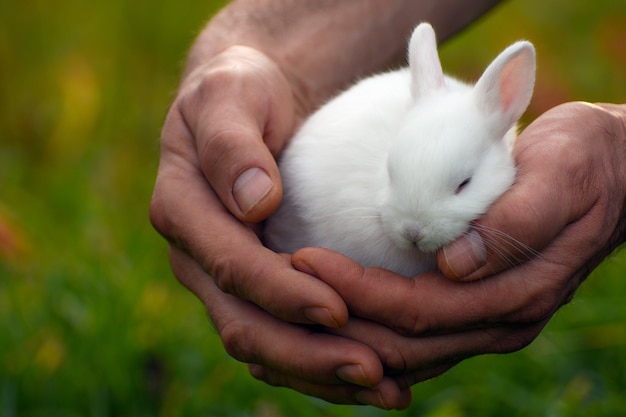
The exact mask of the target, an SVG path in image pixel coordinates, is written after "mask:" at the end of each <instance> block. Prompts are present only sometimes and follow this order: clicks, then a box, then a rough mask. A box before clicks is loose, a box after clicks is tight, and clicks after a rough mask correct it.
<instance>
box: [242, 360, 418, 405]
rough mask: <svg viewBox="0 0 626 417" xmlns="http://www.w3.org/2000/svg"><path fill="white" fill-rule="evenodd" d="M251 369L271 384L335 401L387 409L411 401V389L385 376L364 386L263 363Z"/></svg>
mask: <svg viewBox="0 0 626 417" xmlns="http://www.w3.org/2000/svg"><path fill="white" fill-rule="evenodd" d="M249 370H250V374H251V375H252V376H253V377H255V378H256V379H259V380H261V381H264V382H266V383H268V384H270V385H272V386H280V387H290V388H294V389H296V390H297V391H299V392H301V393H303V394H307V395H311V396H314V397H317V398H321V399H323V400H326V401H328V402H331V403H335V404H367V405H372V406H374V407H378V408H382V409H384V410H391V409H398V410H402V409H404V408H407V407H408V406H409V404H410V403H411V391H410V390H409V389H406V388H405V389H400V388H399V387H398V383H396V382H394V380H393V379H391V378H384V379H383V380H382V381H381V383H380V384H379V385H377V386H376V387H373V388H371V389H363V387H358V386H355V385H348V384H343V385H324V384H314V383H311V382H309V381H305V380H301V379H298V378H294V377H293V376H291V375H286V374H284V373H281V372H277V371H275V370H272V369H269V368H266V367H264V366H260V365H249Z"/></svg>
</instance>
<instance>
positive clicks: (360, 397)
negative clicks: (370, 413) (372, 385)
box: [354, 390, 389, 410]
mask: <svg viewBox="0 0 626 417" xmlns="http://www.w3.org/2000/svg"><path fill="white" fill-rule="evenodd" d="M354 398H355V399H356V400H357V401H358V402H360V403H361V404H367V405H373V406H374V407H378V408H382V409H385V410H388V409H389V407H387V405H386V404H385V402H384V401H383V397H382V396H381V395H380V392H379V391H373V390H363V391H359V392H357V393H356V394H355V395H354Z"/></svg>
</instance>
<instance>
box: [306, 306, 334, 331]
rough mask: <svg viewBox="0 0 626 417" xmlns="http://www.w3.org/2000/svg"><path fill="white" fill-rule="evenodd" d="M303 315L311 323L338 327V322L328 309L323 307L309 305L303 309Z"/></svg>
mask: <svg viewBox="0 0 626 417" xmlns="http://www.w3.org/2000/svg"><path fill="white" fill-rule="evenodd" d="M304 317H306V318H307V319H309V320H311V321H312V322H313V323H317V324H321V325H322V326H326V327H331V328H333V329H337V328H339V327H340V326H339V323H337V320H335V318H334V317H333V315H332V314H330V311H329V310H328V309H327V308H325V307H309V308H306V309H305V310H304Z"/></svg>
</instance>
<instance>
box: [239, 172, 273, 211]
mask: <svg viewBox="0 0 626 417" xmlns="http://www.w3.org/2000/svg"><path fill="white" fill-rule="evenodd" d="M273 188H274V183H273V182H272V180H271V179H270V177H269V176H268V175H267V174H266V173H265V171H263V170H262V169H260V168H250V169H248V170H247V171H244V173H243V174H241V175H240V176H239V178H237V180H236V181H235V184H234V185H233V196H234V197H235V201H236V202H237V205H238V206H239V209H240V210H241V211H242V213H244V214H247V213H249V212H250V211H251V210H252V209H254V207H256V205H257V204H258V203H259V201H261V200H263V198H265V196H267V195H268V194H269V193H270V191H272V189H273Z"/></svg>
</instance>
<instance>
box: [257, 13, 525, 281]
mask: <svg viewBox="0 0 626 417" xmlns="http://www.w3.org/2000/svg"><path fill="white" fill-rule="evenodd" d="M408 61H409V68H405V69H401V70H398V71H393V72H388V73H384V74H380V75H375V76H373V77H370V78H366V79H364V80H362V81H360V82H358V83H357V84H356V85H354V86H353V87H351V88H349V89H348V90H347V91H345V92H343V93H342V94H340V95H339V96H337V97H336V98H334V99H332V100H331V101H330V102H328V103H327V104H326V105H324V106H323V107H321V108H320V109H319V110H318V111H317V112H316V113H314V114H313V115H312V116H311V117H310V118H309V119H308V120H307V121H306V122H305V123H304V124H303V125H302V127H301V129H300V130H299V131H298V132H297V134H296V135H295V136H294V138H293V139H292V141H291V142H290V144H289V145H288V146H287V148H286V149H285V150H284V152H283V154H282V155H281V158H280V161H279V167H280V172H281V175H282V179H283V185H284V196H283V201H282V203H281V206H280V207H279V209H278V211H277V212H276V213H275V214H274V215H273V216H271V217H270V218H269V219H268V221H267V223H266V228H265V236H264V239H265V243H266V245H267V246H268V247H269V248H271V249H273V250H275V251H278V252H288V253H292V252H294V251H296V250H297V249H300V248H303V247H307V246H318V247H325V248H329V249H332V250H335V251H338V252H341V253H343V254H345V255H347V256H349V257H351V258H353V259H354V260H356V261H358V262H359V263H361V264H362V265H364V266H379V267H383V268H386V269H389V270H391V271H394V272H396V273H399V274H403V275H405V276H409V277H411V276H415V275H417V274H419V273H421V272H423V271H425V270H430V269H434V268H436V263H435V258H434V254H435V251H436V250H437V249H438V248H440V247H442V246H444V245H446V244H448V243H450V242H451V241H453V240H455V239H456V238H458V237H460V236H461V235H462V234H463V233H465V232H466V231H467V230H468V229H469V227H470V223H471V222H472V221H473V220H476V219H477V218H478V217H480V216H481V215H482V214H484V213H485V212H486V210H487V209H488V207H489V206H490V205H491V204H492V203H493V202H494V201H495V200H496V199H497V198H498V197H499V196H500V195H502V194H503V193H504V192H505V191H506V190H507V189H508V188H509V187H510V186H511V185H512V184H513V182H514V180H515V174H516V170H515V164H514V162H513V159H512V157H511V147H512V143H513V141H514V140H515V137H516V122H517V119H518V118H519V117H520V116H521V115H522V113H524V111H525V110H526V107H527V106H528V103H529V102H530V98H531V96H532V91H533V86H534V80H535V50H534V48H533V46H532V44H531V43H529V42H526V41H520V42H517V43H514V44H513V45H511V46H509V47H508V48H507V49H505V50H504V51H503V52H502V53H501V54H500V55H499V56H498V57H497V58H496V59H495V60H494V61H493V62H492V63H491V64H490V65H489V67H488V68H487V69H486V70H485V72H484V74H483V75H482V76H481V77H480V79H479V80H478V82H477V83H476V84H475V85H474V86H470V85H466V84H463V83H461V82H459V81H457V80H455V79H453V78H450V77H447V76H445V75H444V74H443V72H442V69H441V63H440V61H439V56H438V54H437V44H436V40H435V33H434V31H433V29H432V27H431V26H430V25H429V24H427V23H422V24H420V25H418V26H417V28H416V29H415V30H414V32H413V35H412V36H411V39H410V42H409V49H408Z"/></svg>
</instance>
